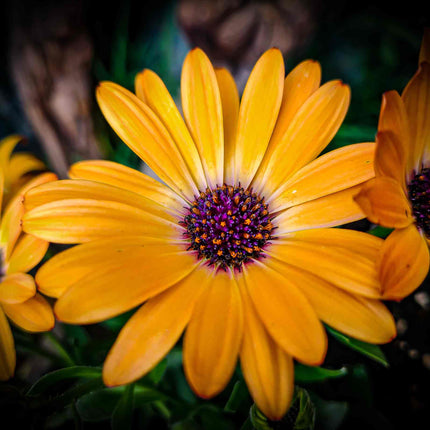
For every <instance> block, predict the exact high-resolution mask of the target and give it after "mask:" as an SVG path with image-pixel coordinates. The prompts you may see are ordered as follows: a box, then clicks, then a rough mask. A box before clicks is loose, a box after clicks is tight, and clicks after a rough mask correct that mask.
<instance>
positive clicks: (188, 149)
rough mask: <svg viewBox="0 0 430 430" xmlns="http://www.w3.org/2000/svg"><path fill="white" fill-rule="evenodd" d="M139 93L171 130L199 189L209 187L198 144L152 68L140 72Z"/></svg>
mask: <svg viewBox="0 0 430 430" xmlns="http://www.w3.org/2000/svg"><path fill="white" fill-rule="evenodd" d="M139 75H140V78H138V80H137V82H138V83H139V85H138V86H139V93H140V94H141V93H143V99H144V100H145V103H146V104H147V105H148V106H149V107H150V108H151V109H152V110H153V111H154V112H155V113H156V114H157V115H158V117H159V118H160V119H161V121H162V122H163V124H164V126H165V127H166V128H167V130H169V133H170V135H171V136H172V137H173V139H174V141H175V142H176V145H177V147H178V149H179V152H180V153H181V155H182V157H183V159H184V161H185V163H186V165H187V167H188V170H189V172H190V173H191V175H192V177H193V179H194V182H195V184H196V185H197V188H198V189H199V190H204V189H206V187H207V183H206V179H205V174H204V171H203V167H202V163H201V161H200V156H199V153H198V151H197V148H196V145H195V143H194V141H193V139H192V137H191V135H190V132H189V131H188V128H187V126H186V125H185V122H184V120H183V119H182V116H181V114H180V113H179V111H178V108H177V107H176V105H175V102H174V101H173V99H172V97H171V96H170V94H169V91H168V90H167V88H166V86H165V85H164V83H163V81H162V80H161V79H160V78H159V77H158V75H157V74H155V73H154V72H153V71H151V70H147V69H146V70H144V71H143V72H141V73H139ZM136 94H137V93H136Z"/></svg>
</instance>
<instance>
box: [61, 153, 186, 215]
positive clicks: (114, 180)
mask: <svg viewBox="0 0 430 430" xmlns="http://www.w3.org/2000/svg"><path fill="white" fill-rule="evenodd" d="M69 176H70V178H72V179H86V180H88V181H95V182H101V183H103V184H108V185H113V186H115V187H118V188H123V189H124V190H128V191H132V192H133V193H136V194H140V195H142V196H144V197H146V198H147V199H149V200H152V201H154V202H156V203H158V204H160V205H162V206H163V207H164V208H166V210H168V211H170V212H172V213H175V214H177V213H178V211H179V212H180V211H181V210H182V206H184V205H185V204H186V202H185V200H183V199H182V198H181V197H180V196H179V195H178V194H176V193H175V192H173V191H172V190H171V189H170V188H168V187H166V186H165V185H163V184H162V183H161V182H159V181H156V180H155V179H153V178H151V177H150V176H148V175H145V174H144V173H141V172H138V171H137V170H134V169H131V168H130V167H127V166H123V165H122V164H119V163H115V162H113V161H107V160H88V161H80V162H78V163H75V164H73V165H72V167H71V168H70V171H69Z"/></svg>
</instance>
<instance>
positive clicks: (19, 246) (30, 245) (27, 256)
mask: <svg viewBox="0 0 430 430" xmlns="http://www.w3.org/2000/svg"><path fill="white" fill-rule="evenodd" d="M48 246H49V243H48V242H46V241H45V240H43V239H39V238H37V237H35V236H32V235H30V234H22V235H21V237H20V238H19V240H18V242H17V243H16V245H15V247H14V249H13V251H12V254H11V256H10V258H9V261H8V262H7V273H8V274H11V273H18V272H23V273H25V272H28V271H30V270H31V269H33V267H35V266H36V265H37V264H39V263H40V261H41V260H42V258H43V257H44V256H45V254H46V251H47V250H48Z"/></svg>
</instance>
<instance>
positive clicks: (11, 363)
mask: <svg viewBox="0 0 430 430" xmlns="http://www.w3.org/2000/svg"><path fill="white" fill-rule="evenodd" d="M15 363H16V353H15V343H14V341H13V337H12V331H11V329H10V325H9V321H8V320H7V318H6V315H5V314H4V312H3V309H2V307H1V306H0V381H7V380H8V379H10V378H11V377H12V376H13V374H14V373H15Z"/></svg>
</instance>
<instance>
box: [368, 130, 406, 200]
mask: <svg viewBox="0 0 430 430" xmlns="http://www.w3.org/2000/svg"><path fill="white" fill-rule="evenodd" d="M376 143H377V145H376V151H375V173H376V176H388V177H389V178H392V179H394V180H395V181H396V182H398V183H399V184H400V185H401V187H402V189H403V190H404V191H405V192H406V182H405V180H406V154H407V153H406V148H405V147H404V144H403V142H402V141H401V140H400V138H399V135H398V134H395V133H393V132H391V131H380V132H378V134H377V135H376Z"/></svg>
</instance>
